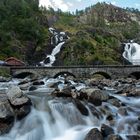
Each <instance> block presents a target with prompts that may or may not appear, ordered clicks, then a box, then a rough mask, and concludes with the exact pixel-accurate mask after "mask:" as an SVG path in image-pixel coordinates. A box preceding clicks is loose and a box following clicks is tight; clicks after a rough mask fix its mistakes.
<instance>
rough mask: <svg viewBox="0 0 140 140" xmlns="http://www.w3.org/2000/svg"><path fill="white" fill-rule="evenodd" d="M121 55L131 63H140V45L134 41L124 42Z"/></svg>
mask: <svg viewBox="0 0 140 140" xmlns="http://www.w3.org/2000/svg"><path fill="white" fill-rule="evenodd" d="M123 57H124V58H125V59H126V60H128V61H129V62H130V63H132V64H133V65H140V45H139V44H137V43H134V42H131V43H126V44H125V49H124V52H123Z"/></svg>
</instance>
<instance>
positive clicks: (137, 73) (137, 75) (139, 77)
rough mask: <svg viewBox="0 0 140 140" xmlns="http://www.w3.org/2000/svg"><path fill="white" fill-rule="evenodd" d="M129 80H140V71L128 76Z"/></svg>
mask: <svg viewBox="0 0 140 140" xmlns="http://www.w3.org/2000/svg"><path fill="white" fill-rule="evenodd" d="M128 77H129V78H134V79H137V80H138V79H140V71H136V72H132V73H130V74H129V75H128Z"/></svg>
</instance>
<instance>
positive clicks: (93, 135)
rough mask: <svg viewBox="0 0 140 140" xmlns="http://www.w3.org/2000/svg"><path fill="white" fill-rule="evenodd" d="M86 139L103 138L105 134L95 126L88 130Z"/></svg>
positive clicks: (96, 139)
mask: <svg viewBox="0 0 140 140" xmlns="http://www.w3.org/2000/svg"><path fill="white" fill-rule="evenodd" d="M84 140H103V136H102V134H101V132H100V131H99V130H98V129H97V128H93V129H91V130H90V131H89V132H88V134H87V135H86V137H85V139H84Z"/></svg>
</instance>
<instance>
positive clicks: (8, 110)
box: [0, 94, 14, 135]
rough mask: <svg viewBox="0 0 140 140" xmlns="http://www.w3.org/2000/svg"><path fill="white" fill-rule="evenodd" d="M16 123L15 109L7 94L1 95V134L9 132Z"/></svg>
mask: <svg viewBox="0 0 140 140" xmlns="http://www.w3.org/2000/svg"><path fill="white" fill-rule="evenodd" d="M13 124H14V111H13V109H12V107H11V106H10V103H9V102H8V99H7V96H6V95H5V94H1V95H0V135H2V134H5V133H8V132H9V130H10V129H11V127H12V126H13Z"/></svg>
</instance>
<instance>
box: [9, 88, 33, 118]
mask: <svg viewBox="0 0 140 140" xmlns="http://www.w3.org/2000/svg"><path fill="white" fill-rule="evenodd" d="M7 96H8V100H9V102H10V104H11V106H12V107H13V109H14V111H15V113H16V116H17V119H22V118H23V117H25V116H26V115H27V114H28V113H29V112H30V110H31V100H30V99H29V98H28V97H26V96H24V95H23V93H22V91H21V89H20V88H19V87H18V86H11V87H10V88H9V89H8V92H7Z"/></svg>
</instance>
